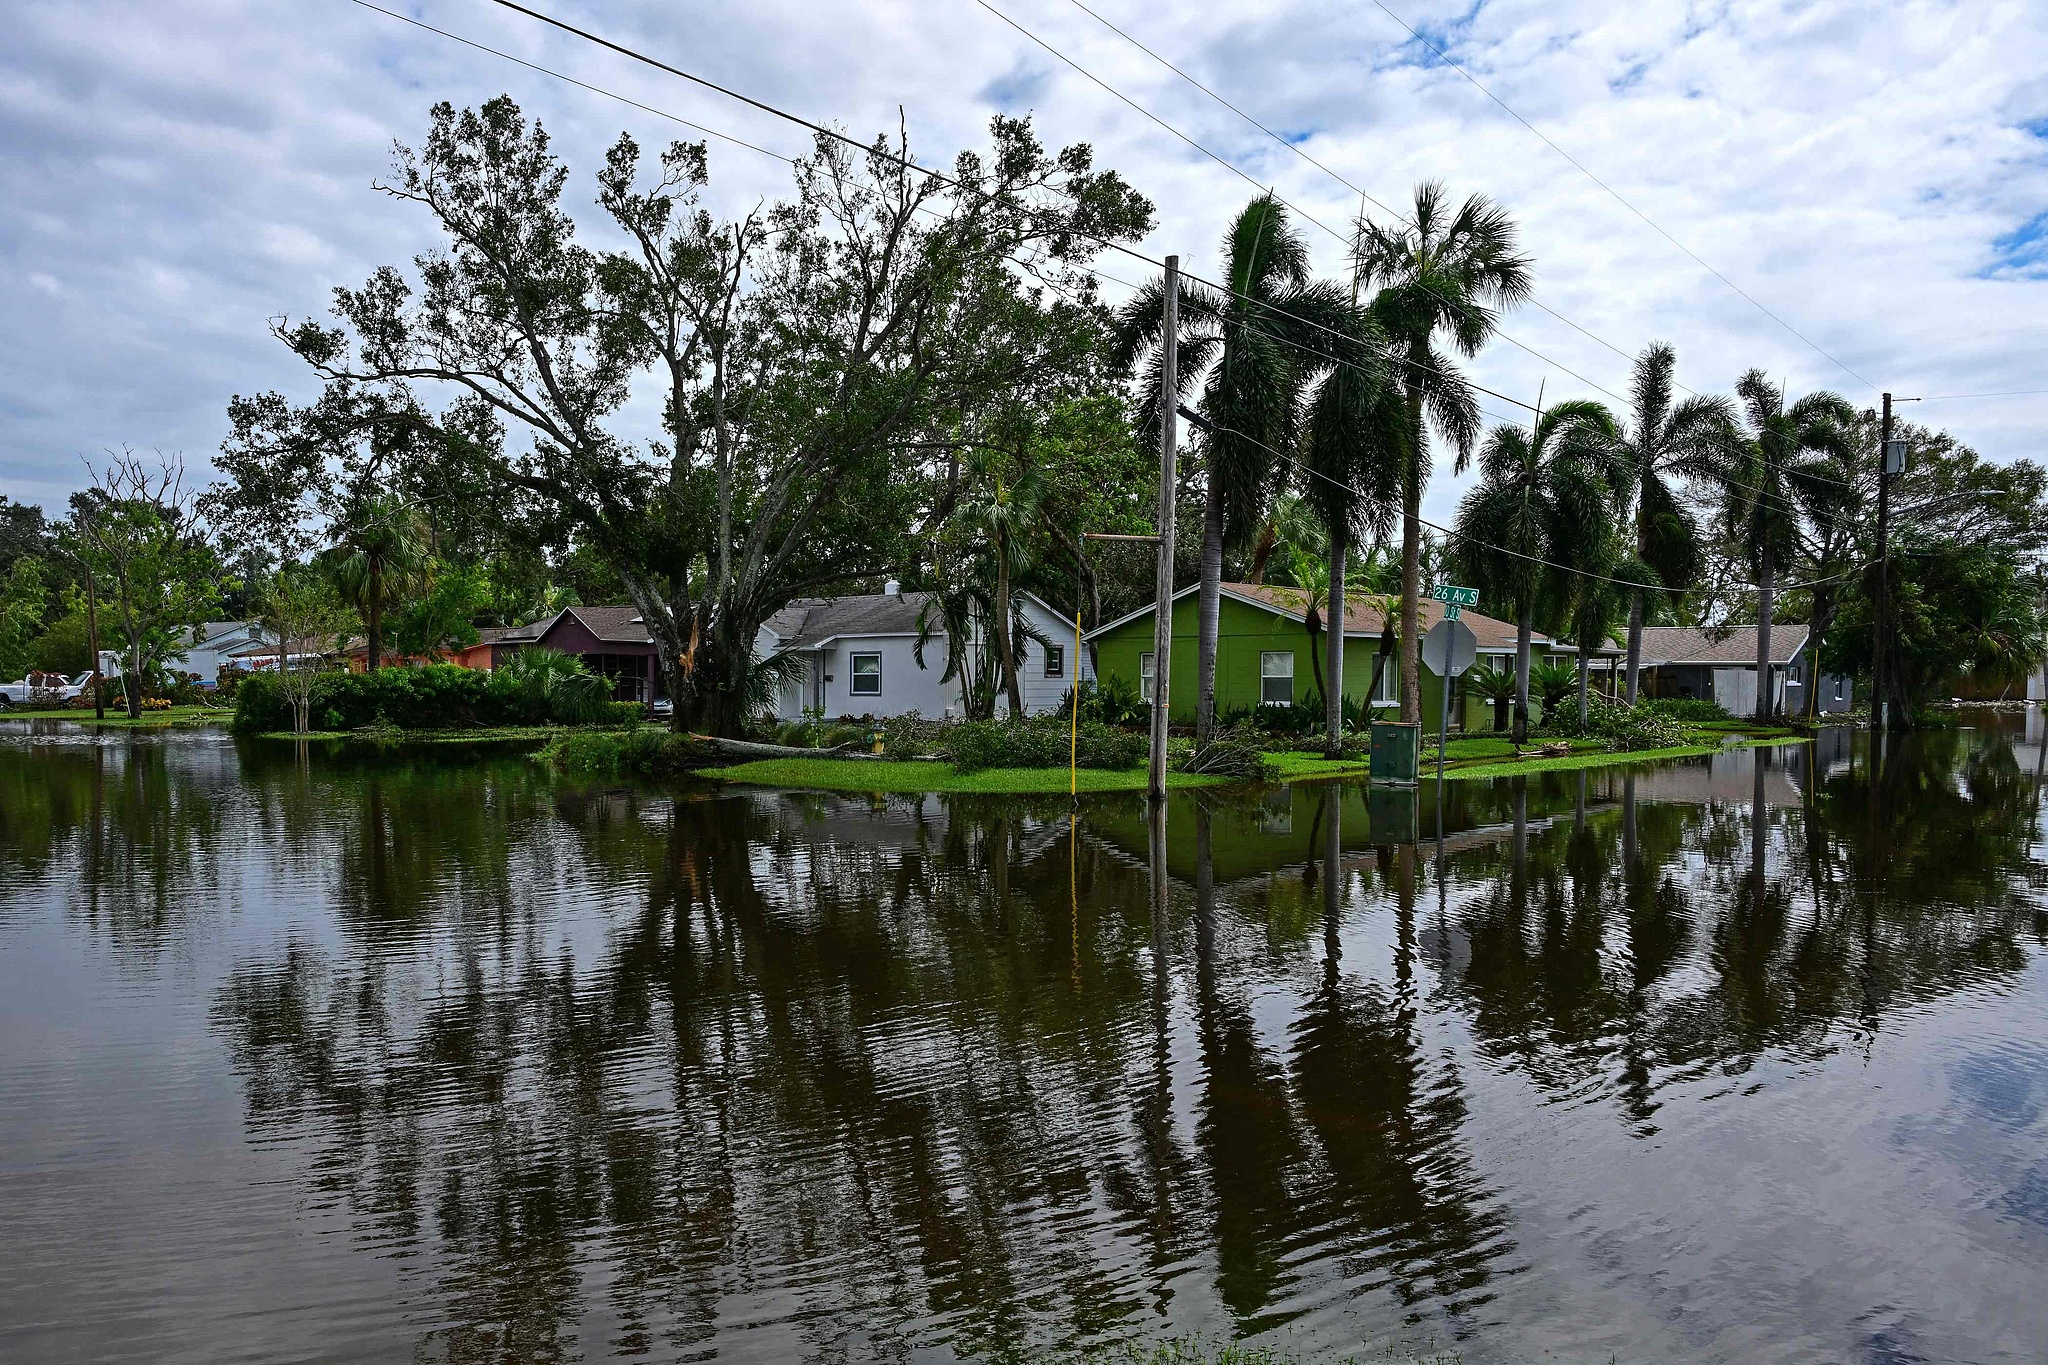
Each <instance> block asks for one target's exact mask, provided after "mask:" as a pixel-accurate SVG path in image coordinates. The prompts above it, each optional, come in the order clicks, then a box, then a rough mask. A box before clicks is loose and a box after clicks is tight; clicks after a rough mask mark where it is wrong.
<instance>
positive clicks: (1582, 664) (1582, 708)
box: [1579, 640, 1587, 732]
mask: <svg viewBox="0 0 2048 1365" xmlns="http://www.w3.org/2000/svg"><path fill="white" fill-rule="evenodd" d="M1586 663H1587V660H1586V642H1585V641H1584V640H1581V641H1579V730H1580V731H1581V732H1584V730H1585V728H1586Z"/></svg>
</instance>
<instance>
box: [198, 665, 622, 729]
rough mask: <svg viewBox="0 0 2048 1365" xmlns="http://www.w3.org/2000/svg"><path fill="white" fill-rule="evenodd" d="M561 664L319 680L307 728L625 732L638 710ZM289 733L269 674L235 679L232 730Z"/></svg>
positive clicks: (441, 668)
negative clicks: (593, 728) (618, 728)
mask: <svg viewBox="0 0 2048 1365" xmlns="http://www.w3.org/2000/svg"><path fill="white" fill-rule="evenodd" d="M528 652H532V653H552V651H528ZM557 657H559V658H568V657H569V656H566V655H562V656H557ZM569 662H570V663H571V664H573V665H574V667H573V668H570V667H564V666H563V665H560V664H556V663H552V662H542V663H541V664H540V665H538V666H536V667H530V668H516V667H508V668H505V669H500V670H498V671H497V672H495V673H487V672H483V671H481V670H478V669H471V668H461V667H458V666H457V665H455V664H429V665H427V666H426V667H424V668H380V669H378V670H377V671H376V672H375V673H345V672H341V671H339V670H336V671H333V672H328V673H322V674H321V675H320V676H319V677H318V678H316V679H315V680H314V683H313V695H312V706H311V715H312V722H313V725H314V727H315V728H316V729H321V730H356V729H360V728H362V727H363V726H365V725H370V724H373V723H375V722H377V721H383V722H385V723H387V724H390V725H395V726H397V727H398V728H400V729H402V730H461V729H467V728H470V727H472V726H479V725H585V724H597V725H631V724H635V723H637V722H638V721H639V720H640V718H641V716H642V715H643V714H644V712H645V709H646V708H644V707H643V706H641V704H640V703H639V702H615V701H612V700H610V699H609V697H608V696H607V695H606V694H607V693H608V692H609V690H610V689H609V684H608V683H606V681H605V680H604V679H603V678H600V677H597V676H596V675H594V674H591V673H589V672H587V671H585V670H584V669H583V666H582V663H581V662H580V661H579V660H576V659H573V658H570V660H569ZM501 675H502V676H501ZM291 727H292V711H291V704H290V703H289V702H288V701H287V700H286V699H285V696H284V693H283V690H282V689H281V688H280V687H279V686H278V684H277V678H276V675H275V674H268V673H256V674H252V675H250V676H249V677H247V678H244V679H243V680H241V682H240V683H239V685H238V686H237V688H236V697H235V728H236V729H238V730H255V731H264V730H289V729H291Z"/></svg>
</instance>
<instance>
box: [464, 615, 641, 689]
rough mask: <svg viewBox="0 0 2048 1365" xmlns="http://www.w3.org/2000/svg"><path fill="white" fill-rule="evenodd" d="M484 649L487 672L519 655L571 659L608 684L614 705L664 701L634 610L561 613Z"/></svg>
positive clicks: (510, 633)
mask: <svg viewBox="0 0 2048 1365" xmlns="http://www.w3.org/2000/svg"><path fill="white" fill-rule="evenodd" d="M478 633H479V634H481V633H482V632H481V631H479V632H478ZM482 647H483V646H481V645H479V646H476V647H475V648H478V649H481V648H482ZM489 648H490V667H493V668H495V667H497V666H498V665H499V664H502V663H503V662H504V661H505V660H506V659H507V658H509V657H510V656H511V655H512V654H513V653H515V652H516V651H518V650H521V649H557V650H560V651H561V652H562V653H564V654H574V655H575V656H577V657H578V658H580V659H581V660H583V666H584V667H585V668H587V669H589V670H590V671H591V672H592V673H597V674H601V675H602V676H604V677H607V678H610V679H611V681H612V699H613V700H614V701H643V702H651V701H655V700H657V699H659V698H662V697H665V696H667V695H668V688H667V686H666V685H665V683H664V681H663V679H662V676H661V668H660V666H659V665H658V664H657V663H656V661H655V655H654V639H653V637H652V636H650V635H648V633H647V626H646V625H645V623H644V622H642V621H641V619H640V609H639V608H638V607H565V608H564V609H563V610H561V611H559V612H557V613H556V614H555V615H553V616H550V617H547V618H545V619H544V620H540V621H535V622H533V623H532V624H530V625H524V626H519V627H516V628H514V629H511V630H507V631H505V632H504V633H503V634H501V635H498V636H496V637H495V638H494V639H492V640H491V641H490V642H489ZM465 666H466V667H472V668H474V667H477V666H478V665H477V664H468V665H465Z"/></svg>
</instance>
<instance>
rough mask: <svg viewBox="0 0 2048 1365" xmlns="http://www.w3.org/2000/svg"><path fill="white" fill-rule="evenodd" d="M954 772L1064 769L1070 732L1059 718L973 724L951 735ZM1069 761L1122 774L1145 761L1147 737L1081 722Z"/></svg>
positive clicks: (1084, 766)
mask: <svg viewBox="0 0 2048 1365" xmlns="http://www.w3.org/2000/svg"><path fill="white" fill-rule="evenodd" d="M949 738H950V745H949V748H950V752H951V757H952V759H953V767H954V768H955V769H956V770H957V771H959V772H963V773H971V772H979V771H980V770H981V769H983V768H1064V767H1066V766H1067V758H1068V752H1069V750H1068V745H1069V742H1070V741H1069V729H1068V722H1067V719H1066V718H1065V717H1063V716H1058V715H1047V716H1035V717H1030V718H1027V719H1024V720H971V721H965V722H963V723H961V724H959V725H956V726H954V727H953V729H952V734H951V735H950V737H949ZM1071 742H1072V745H1073V750H1072V752H1073V758H1074V762H1075V764H1076V765H1077V766H1079V767H1083V768H1108V769H1112V770H1121V769H1124V768H1132V767H1136V766H1137V764H1138V763H1139V762H1140V761H1142V760H1143V759H1144V757H1145V747H1146V743H1147V740H1146V737H1145V736H1143V735H1139V734H1132V733H1131V732H1129V731H1127V730H1119V729H1116V728H1115V727H1113V726H1108V725H1104V724H1102V723H1101V722H1099V721H1085V722H1083V723H1082V725H1081V728H1080V731H1079V733H1078V734H1076V735H1074V736H1073V738H1072V741H1071Z"/></svg>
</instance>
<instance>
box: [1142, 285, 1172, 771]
mask: <svg viewBox="0 0 2048 1365" xmlns="http://www.w3.org/2000/svg"><path fill="white" fill-rule="evenodd" d="M1162 307H1163V312H1164V317H1163V319H1162V321H1161V331H1160V335H1159V347H1160V364H1159V383H1160V393H1159V573H1158V579H1157V583H1156V591H1155V593H1154V605H1153V609H1152V756H1151V764H1150V768H1149V770H1148V777H1147V779H1146V791H1147V792H1148V793H1150V795H1151V796H1152V798H1153V799H1154V800H1164V799H1165V797H1166V721H1167V705H1166V703H1167V696H1168V693H1170V692H1171V691H1172V690H1173V518H1174V484H1175V481H1176V480H1177V478H1178V477H1179V475H1178V470H1177V465H1178V463H1179V449H1178V441H1179V437H1180V427H1179V412H1178V408H1179V406H1180V383H1179V379H1178V376H1177V374H1176V373H1175V370H1176V362H1177V361H1178V360H1179V353H1180V257H1178V256H1168V257H1167V258H1166V299H1165V302H1164V304H1163V305H1162Z"/></svg>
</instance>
